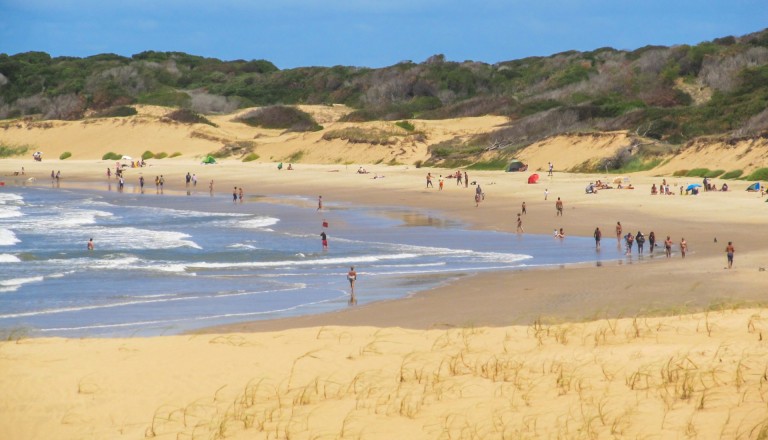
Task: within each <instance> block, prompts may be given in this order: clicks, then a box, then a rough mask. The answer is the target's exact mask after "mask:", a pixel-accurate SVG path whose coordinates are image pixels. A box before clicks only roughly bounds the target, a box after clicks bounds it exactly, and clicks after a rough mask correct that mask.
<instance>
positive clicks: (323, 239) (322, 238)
mask: <svg viewBox="0 0 768 440" xmlns="http://www.w3.org/2000/svg"><path fill="white" fill-rule="evenodd" d="M320 241H321V242H322V243H323V250H328V236H327V235H326V234H325V231H322V232H321V233H320Z"/></svg>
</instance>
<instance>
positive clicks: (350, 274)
mask: <svg viewBox="0 0 768 440" xmlns="http://www.w3.org/2000/svg"><path fill="white" fill-rule="evenodd" d="M347 281H349V290H350V295H349V305H355V304H357V298H356V297H355V281H357V272H355V266H352V267H350V268H349V272H347Z"/></svg>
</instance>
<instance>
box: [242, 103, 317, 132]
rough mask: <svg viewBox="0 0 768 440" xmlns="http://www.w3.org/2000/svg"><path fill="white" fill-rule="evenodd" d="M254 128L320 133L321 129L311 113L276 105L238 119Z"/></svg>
mask: <svg viewBox="0 0 768 440" xmlns="http://www.w3.org/2000/svg"><path fill="white" fill-rule="evenodd" d="M237 120H238V121H240V122H243V123H245V124H248V125H250V126H253V127H262V128H272V129H282V130H288V131H299V132H300V131H318V130H322V129H323V127H321V126H320V125H319V124H318V123H317V122H315V120H314V119H312V116H310V114H309V113H306V112H303V111H301V110H299V109H298V108H295V107H286V106H284V105H275V106H269V107H264V108H259V109H256V110H252V111H250V112H248V113H246V114H245V115H242V116H240V117H239V118H237Z"/></svg>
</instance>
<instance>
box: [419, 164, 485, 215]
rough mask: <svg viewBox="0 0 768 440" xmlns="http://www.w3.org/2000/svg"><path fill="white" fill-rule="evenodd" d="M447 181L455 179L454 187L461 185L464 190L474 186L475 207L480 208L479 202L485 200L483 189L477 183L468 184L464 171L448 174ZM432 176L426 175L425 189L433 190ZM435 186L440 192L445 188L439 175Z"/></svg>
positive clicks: (441, 176)
mask: <svg viewBox="0 0 768 440" xmlns="http://www.w3.org/2000/svg"><path fill="white" fill-rule="evenodd" d="M446 178H448V179H456V186H459V187H460V186H462V183H463V185H464V188H469V185H473V186H475V207H478V206H480V202H482V201H483V200H485V193H484V192H483V188H482V187H481V186H480V183H478V182H470V181H469V174H468V173H467V172H466V171H463V172H462V171H461V170H457V171H456V172H455V173H451V174H448V175H447V176H446ZM433 179H434V176H432V173H431V172H428V173H427V177H426V180H427V186H426V188H427V189H429V188H434V187H435V185H434V183H433ZM437 185H438V189H439V190H440V191H442V190H443V188H445V179H444V178H443V175H442V174H440V175H439V176H438V178H437Z"/></svg>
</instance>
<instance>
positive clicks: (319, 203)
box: [317, 196, 323, 211]
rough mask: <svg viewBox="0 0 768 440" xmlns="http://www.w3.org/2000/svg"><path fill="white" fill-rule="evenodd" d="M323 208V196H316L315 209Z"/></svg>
mask: <svg viewBox="0 0 768 440" xmlns="http://www.w3.org/2000/svg"><path fill="white" fill-rule="evenodd" d="M322 209H323V196H317V210H318V211H320V210H322Z"/></svg>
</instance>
